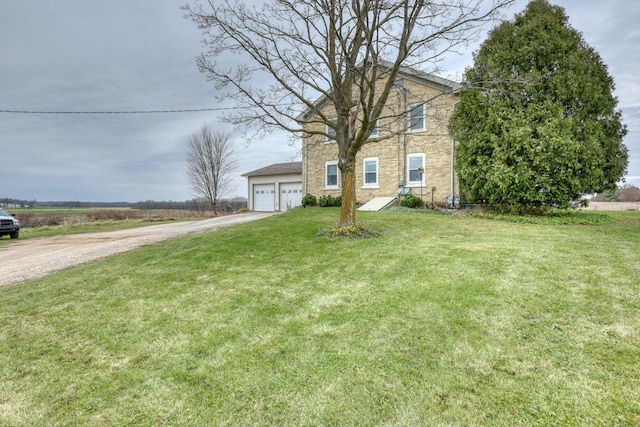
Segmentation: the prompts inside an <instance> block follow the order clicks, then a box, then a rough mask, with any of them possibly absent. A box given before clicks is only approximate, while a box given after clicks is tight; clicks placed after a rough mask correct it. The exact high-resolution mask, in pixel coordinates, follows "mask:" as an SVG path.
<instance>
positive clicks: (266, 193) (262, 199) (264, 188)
mask: <svg viewBox="0 0 640 427" xmlns="http://www.w3.org/2000/svg"><path fill="white" fill-rule="evenodd" d="M275 193H276V191H275V185H274V184H254V185H253V210H254V211H266V212H270V211H273V210H275V201H276V198H275V195H276V194H275Z"/></svg>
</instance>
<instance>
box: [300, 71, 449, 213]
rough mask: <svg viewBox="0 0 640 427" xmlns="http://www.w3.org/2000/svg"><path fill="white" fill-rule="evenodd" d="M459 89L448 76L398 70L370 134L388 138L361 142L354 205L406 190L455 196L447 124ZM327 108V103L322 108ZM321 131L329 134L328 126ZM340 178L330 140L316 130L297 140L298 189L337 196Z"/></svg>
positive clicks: (436, 198) (432, 197)
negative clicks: (299, 148) (299, 154)
mask: <svg viewBox="0 0 640 427" xmlns="http://www.w3.org/2000/svg"><path fill="white" fill-rule="evenodd" d="M460 88H461V85H460V84H459V83H456V82H454V81H451V80H447V79H444V78H441V77H437V76H434V75H430V74H427V73H424V72H421V71H417V70H413V69H409V68H403V69H401V71H400V72H399V74H398V78H397V79H396V80H395V82H394V86H393V91H392V93H391V94H390V95H389V97H388V101H387V103H386V104H385V110H386V111H385V113H384V114H383V115H382V116H381V117H380V119H379V120H378V122H377V123H376V129H375V130H374V132H373V135H374V136H376V137H388V138H387V139H384V140H382V141H378V142H372V143H370V144H366V145H364V146H363V147H362V149H361V151H360V152H359V154H358V157H357V167H356V197H357V202H358V203H365V202H368V201H370V200H372V199H374V198H376V197H381V196H386V197H395V198H398V200H399V199H400V198H401V197H403V196H404V195H406V194H414V195H416V196H418V197H422V199H423V200H424V201H425V202H426V203H431V202H432V201H433V202H435V203H436V204H447V203H450V202H451V200H455V199H454V196H457V195H458V193H459V190H458V183H457V178H456V175H455V164H454V156H455V141H454V139H453V138H452V136H451V135H450V134H449V132H448V130H447V124H448V121H449V117H450V116H451V113H452V112H453V109H454V108H455V105H456V102H457V99H458V95H457V93H456V92H457V91H458V90H459V89H460ZM319 102H322V100H320V101H319ZM330 108H331V106H330V105H327V112H328V111H330ZM328 114H330V113H328ZM309 126H326V125H323V124H321V123H317V124H314V125H309ZM316 130H317V129H316ZM326 133H327V134H328V135H331V129H330V128H329V127H328V126H327V129H326ZM340 182H341V180H340V170H339V168H338V147H337V144H336V143H335V141H333V140H331V139H330V138H326V137H324V136H322V135H318V134H315V135H309V136H307V137H305V138H303V141H302V186H303V188H302V191H303V193H305V194H306V193H310V194H313V195H315V196H322V195H332V196H338V195H340V192H341V189H340V185H341V184H340Z"/></svg>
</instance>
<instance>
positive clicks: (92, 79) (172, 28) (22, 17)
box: [0, 0, 640, 202]
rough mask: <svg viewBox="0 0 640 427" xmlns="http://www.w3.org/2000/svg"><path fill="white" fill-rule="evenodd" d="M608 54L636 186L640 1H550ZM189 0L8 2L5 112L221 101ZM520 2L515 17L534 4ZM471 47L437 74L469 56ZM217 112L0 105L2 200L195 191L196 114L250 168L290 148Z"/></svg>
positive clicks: (3, 6)
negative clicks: (189, 148) (204, 67)
mask: <svg viewBox="0 0 640 427" xmlns="http://www.w3.org/2000/svg"><path fill="white" fill-rule="evenodd" d="M553 3H555V4H558V5H560V6H562V7H564V8H565V10H566V13H567V14H568V15H569V21H570V23H571V25H572V26H573V27H574V28H576V29H578V30H579V31H581V32H582V33H583V35H584V38H585V39H586V41H587V43H589V44H590V45H591V46H593V47H594V48H595V49H596V51H598V52H599V53H600V55H601V56H602V58H603V60H604V62H605V63H606V64H607V65H608V66H609V73H610V74H611V75H612V76H613V78H614V80H615V82H616V93H615V94H616V96H617V97H618V99H619V108H621V109H622V111H623V119H624V122H625V123H626V124H627V126H628V128H629V134H628V135H627V137H626V138H625V144H626V145H627V147H629V152H630V162H629V172H628V177H627V181H628V182H630V183H632V184H635V185H640V82H639V79H638V78H637V75H638V70H639V69H640V55H639V54H638V52H639V51H640V50H639V48H638V46H639V45H640V30H639V27H638V20H639V19H640V2H637V1H629V0H608V1H602V0H555V1H554V2H553ZM181 4H182V2H181V1H170V0H135V1H132V0H109V1H88V0H56V1H46V0H21V1H8V0H6V1H5V0H3V1H1V2H0V110H27V111H141V110H177V109H207V108H216V107H219V105H218V104H217V101H216V99H215V94H216V90H215V87H214V85H213V84H212V83H210V82H207V80H206V77H205V76H204V75H203V74H201V73H200V72H199V71H198V69H197V67H196V65H195V57H196V56H197V55H198V54H199V53H200V52H202V46H201V43H200V41H201V39H202V36H201V34H200V31H199V30H198V29H197V28H196V26H195V24H193V23H192V22H191V21H188V20H186V19H184V18H183V17H182V15H183V12H182V11H181V10H180V5H181ZM526 4H527V1H526V0H518V1H517V3H516V5H515V6H513V7H511V8H510V9H509V10H507V11H506V14H507V17H508V18H512V17H513V15H514V14H515V13H516V12H520V11H522V10H523V9H524V7H525V6H526ZM476 48H477V46H476V47H472V48H470V49H469V51H468V53H467V54H466V55H464V56H455V57H450V58H449V59H448V61H447V62H446V63H444V64H443V66H444V67H445V68H446V70H447V73H445V74H444V75H443V76H444V77H447V76H453V75H461V73H462V72H463V71H464V68H465V67H467V66H470V65H471V64H472V58H471V53H472V52H473V50H475V49H476ZM219 114H220V113H219V112H217V111H206V112H185V113H165V114H83V115H70V114H46V115H45V114H16V113H0V198H3V197H11V198H18V199H28V200H32V199H35V200H40V201H45V200H81V201H129V202H135V201H139V200H147V199H152V200H187V199H191V198H193V197H194V195H193V194H192V193H191V191H190V188H189V185H188V183H187V181H186V174H185V169H186V161H185V157H186V143H187V140H188V138H189V135H190V134H192V133H193V132H194V131H196V130H198V128H199V127H200V126H201V125H202V124H205V123H207V124H210V125H212V126H213V127H214V128H217V129H224V130H227V131H229V132H231V134H232V139H233V140H234V144H235V145H236V149H237V153H238V157H239V159H240V162H239V169H238V171H237V175H238V176H237V177H236V179H235V180H234V190H233V191H232V194H231V195H230V196H233V195H238V196H246V195H247V185H246V179H245V178H242V177H240V175H241V174H242V173H245V172H248V171H251V170H254V169H258V168H261V167H263V166H266V165H269V164H271V163H279V162H286V161H291V160H295V159H296V156H297V152H296V149H295V148H292V147H291V146H290V145H289V143H290V140H289V137H288V135H287V134H284V133H274V134H272V135H270V136H268V137H267V138H265V139H264V140H260V141H254V142H253V143H251V145H249V146H247V145H246V144H245V142H244V140H243V138H242V135H241V134H240V133H239V132H234V130H233V128H231V127H229V126H228V125H226V124H223V123H222V122H221V121H220V120H219V118H218V117H219Z"/></svg>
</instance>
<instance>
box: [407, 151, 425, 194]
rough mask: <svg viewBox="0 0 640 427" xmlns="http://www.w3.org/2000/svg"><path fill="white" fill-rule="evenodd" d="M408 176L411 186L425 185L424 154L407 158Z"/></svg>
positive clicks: (411, 155) (410, 155)
mask: <svg viewBox="0 0 640 427" xmlns="http://www.w3.org/2000/svg"><path fill="white" fill-rule="evenodd" d="M407 175H408V176H407V178H408V179H407V182H408V184H409V186H423V185H424V153H417V154H409V155H408V156H407Z"/></svg>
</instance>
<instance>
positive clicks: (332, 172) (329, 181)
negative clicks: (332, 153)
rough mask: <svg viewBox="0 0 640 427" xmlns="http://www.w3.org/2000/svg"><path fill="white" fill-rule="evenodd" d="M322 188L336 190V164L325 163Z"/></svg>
mask: <svg viewBox="0 0 640 427" xmlns="http://www.w3.org/2000/svg"><path fill="white" fill-rule="evenodd" d="M324 188H326V189H328V190H332V189H337V188H339V186H338V162H336V161H332V162H326V163H325V164H324Z"/></svg>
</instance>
